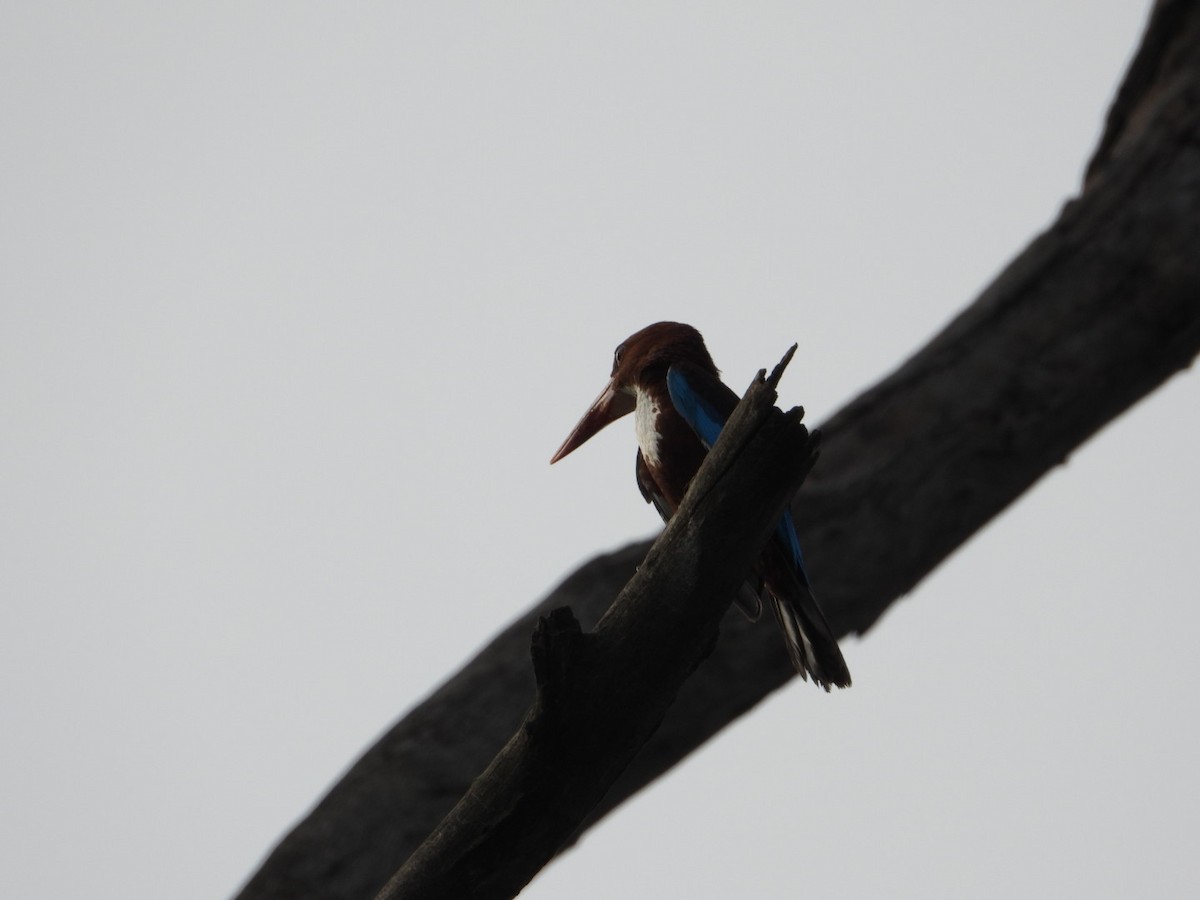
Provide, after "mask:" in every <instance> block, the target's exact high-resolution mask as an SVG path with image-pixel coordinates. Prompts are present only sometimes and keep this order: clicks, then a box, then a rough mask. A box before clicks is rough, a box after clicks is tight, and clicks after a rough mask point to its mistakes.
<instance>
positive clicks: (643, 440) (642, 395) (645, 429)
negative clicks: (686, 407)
mask: <svg viewBox="0 0 1200 900" xmlns="http://www.w3.org/2000/svg"><path fill="white" fill-rule="evenodd" d="M634 396H635V397H636V398H637V407H636V409H635V410H634V413H633V423H634V428H635V429H636V430H637V442H638V447H640V448H641V450H642V458H643V459H644V460H646V462H647V464H649V465H651V466H656V465H658V460H659V457H658V428H657V427H655V426H656V425H657V424H658V404H657V403H655V402H654V398H653V397H651V396H650V395H649V394H647V393H646V392H645V391H643V390H642V389H641V388H634Z"/></svg>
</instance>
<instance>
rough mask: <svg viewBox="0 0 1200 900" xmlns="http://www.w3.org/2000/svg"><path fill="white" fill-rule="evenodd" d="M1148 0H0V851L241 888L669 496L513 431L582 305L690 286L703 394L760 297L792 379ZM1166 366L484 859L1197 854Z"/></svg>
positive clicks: (566, 347) (814, 406)
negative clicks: (899, 565)
mask: <svg viewBox="0 0 1200 900" xmlns="http://www.w3.org/2000/svg"><path fill="white" fill-rule="evenodd" d="M1147 10H1148V4H1147V3H1146V2H1129V0H1126V2H1115V0H1113V2H1096V0H1087V2H1085V0H1075V2H1059V3H1044V2H1024V0H1023V2H1010V3H1006V4H999V3H988V4H984V3H970V4H964V3H961V2H957V3H956V2H948V0H947V2H862V3H854V4H833V3H812V2H792V3H737V4H734V3H728V4H697V3H689V4H683V3H680V4H664V3H644V2H643V3H629V4H603V5H601V4H567V3H557V4H546V3H532V2H520V3H510V4H482V3H480V4H459V3H438V4H432V3H431V4H409V3H389V4H314V3H288V4H253V3H244V2H239V3H208V4H202V5H200V4H197V5H191V6H188V5H181V4H159V3H140V4H138V3H109V4H86V3H79V2H74V3H50V2H38V3H32V2H11V3H7V4H4V5H3V7H2V9H0V113H2V114H3V122H4V125H3V128H2V129H0V163H2V166H0V179H2V191H0V248H2V249H0V253H2V254H3V258H2V264H0V298H2V307H0V388H2V390H0V404H2V406H0V425H2V428H3V432H2V440H0V508H2V510H3V512H2V516H0V528H2V531H0V596H2V597H3V605H2V606H0V702H2V704H3V706H2V710H3V725H2V729H0V847H2V848H3V849H2V850H0V854H2V855H3V861H2V864H0V896H3V897H5V898H53V897H62V896H67V895H77V894H81V893H82V894H87V895H88V896H91V897H98V898H130V897H155V898H157V897H164V896H170V897H172V898H176V900H190V898H219V897H225V896H228V895H230V894H232V893H233V892H234V891H235V890H236V889H237V888H238V887H239V885H240V884H241V883H242V881H243V880H244V879H245V878H246V877H247V876H248V875H249V874H250V872H251V871H252V870H253V868H254V867H255V866H256V865H257V864H258V862H259V861H260V859H261V858H262V857H263V855H264V854H265V853H266V852H267V851H268V849H269V848H270V847H271V846H272V845H273V844H274V842H275V841H276V840H277V839H278V838H279V837H280V836H281V835H282V834H283V833H284V831H285V830H286V829H287V828H289V827H290V825H291V824H292V823H293V822H294V821H295V820H296V819H297V818H298V817H299V816H300V815H301V814H302V813H303V812H304V811H305V810H306V809H307V808H308V807H309V806H310V805H311V804H312V803H313V802H314V801H315V800H316V799H317V798H318V797H319V796H320V795H321V794H322V793H323V792H324V791H325V789H326V788H327V786H328V785H329V784H330V783H331V782H332V781H333V780H334V779H335V777H336V776H337V775H338V773H339V772H341V771H342V770H343V769H344V767H345V766H346V765H347V764H349V763H350V761H351V760H352V759H353V758H355V757H356V756H357V754H358V753H359V752H360V751H361V750H362V749H364V748H365V747H366V746H367V745H368V744H369V743H370V742H372V741H373V740H374V739H375V737H376V736H377V735H378V734H379V733H380V732H381V731H382V730H383V729H384V728H385V726H387V725H388V724H389V723H391V722H392V721H393V720H394V719H395V718H396V717H397V716H398V715H399V714H400V713H402V712H403V711H404V710H405V709H407V708H409V707H410V706H411V705H412V704H414V703H415V702H417V701H418V700H420V699H421V698H422V697H423V696H424V695H425V694H426V693H427V692H428V691H429V690H430V689H431V688H433V687H434V686H435V685H436V684H438V683H439V682H440V681H441V680H442V679H443V678H444V677H445V676H446V675H447V674H448V673H450V672H451V671H452V670H453V669H455V668H456V667H457V666H458V665H459V664H460V663H461V662H462V661H463V660H464V659H465V658H467V657H468V656H469V655H470V654H471V653H472V652H473V651H474V650H475V649H476V648H477V647H478V646H479V645H480V644H482V643H483V642H485V641H486V640H488V638H489V637H490V636H491V635H492V634H493V633H494V632H496V631H497V630H498V629H499V628H500V627H501V626H502V625H504V624H505V623H506V622H507V621H508V620H509V619H510V618H511V617H513V616H514V615H516V614H517V613H518V612H519V611H521V610H522V609H524V608H525V607H526V606H528V605H529V604H530V603H532V602H533V601H534V600H536V599H537V598H538V597H540V596H541V595H542V594H544V592H545V591H547V590H548V589H550V588H551V587H552V586H553V585H554V584H555V583H556V581H557V580H558V579H560V578H561V577H562V576H564V575H565V574H566V573H568V572H569V571H571V570H572V569H573V568H574V567H575V566H576V565H577V564H578V563H580V562H582V561H583V560H584V559H586V558H588V557H589V556H591V555H593V554H594V553H596V552H598V551H602V550H606V549H610V548H613V547H616V546H619V545H622V544H624V543H625V542H626V541H628V540H631V539H634V538H638V537H643V536H645V535H647V534H650V533H652V532H653V531H654V530H655V528H656V527H657V525H656V523H657V519H656V516H655V514H654V512H653V511H652V510H651V509H650V507H648V506H646V505H645V504H644V503H643V502H642V500H641V497H640V496H639V494H638V492H637V489H636V487H635V485H634V482H633V454H634V440H633V434H632V424H631V423H628V422H623V423H620V424H619V425H618V426H616V427H613V428H611V429H609V431H608V432H606V433H604V434H603V435H601V436H600V437H598V438H597V439H595V440H593V441H592V442H590V443H589V444H588V445H587V447H586V448H584V450H582V451H580V452H578V453H576V454H574V455H573V456H571V457H570V458H569V459H568V460H566V461H564V462H563V463H561V464H559V465H557V466H555V467H553V468H551V467H550V466H549V465H548V464H547V461H548V459H549V457H550V455H551V453H552V452H553V451H554V449H555V448H556V447H557V446H558V444H559V443H560V442H561V440H562V439H563V438H564V437H565V436H566V434H567V431H568V430H569V429H570V427H571V426H572V425H573V424H574V422H575V421H576V419H577V418H578V416H579V415H580V414H581V413H582V412H583V410H584V408H585V407H586V406H587V404H588V403H589V402H590V401H591V400H592V398H593V397H594V396H595V394H596V393H597V392H598V391H599V389H600V387H601V386H602V384H603V381H604V379H605V377H606V376H607V374H608V366H609V362H610V354H611V352H612V349H613V347H614V346H615V345H616V344H617V343H618V342H619V341H620V340H621V339H623V338H624V337H626V336H627V335H628V334H629V333H631V332H632V331H634V330H636V329H638V328H640V327H642V326H643V325H646V324H648V323H649V322H652V321H655V320H658V319H664V318H673V319H680V320H683V321H687V322H690V323H692V324H694V325H696V326H697V327H699V328H700V329H701V331H703V332H704V333H705V335H706V336H707V338H708V342H709V347H710V349H711V350H712V352H713V355H714V356H715V358H716V360H717V362H718V365H720V366H721V367H722V368H723V369H724V371H725V373H726V377H727V380H728V381H729V383H730V384H731V385H732V386H733V387H734V388H735V389H737V390H738V391H741V390H742V389H744V388H745V386H746V385H747V384H748V383H749V380H750V378H751V377H752V375H753V373H754V371H755V370H756V369H758V368H759V367H760V366H764V365H770V364H773V363H774V362H775V361H776V360H777V359H778V358H779V356H780V354H781V353H782V351H783V350H784V349H785V348H786V347H787V346H788V345H789V344H790V343H791V342H792V341H793V340H797V341H799V342H800V346H801V351H800V352H801V355H800V357H799V358H798V360H797V361H796V363H794V364H793V365H792V367H791V368H790V370H789V372H788V374H787V377H786V378H785V380H784V382H783V385H782V402H783V403H784V404H787V405H791V404H795V403H802V404H804V405H805V406H806V407H807V409H808V410H809V413H810V416H809V418H810V421H811V422H814V423H819V422H820V421H821V420H822V419H824V418H826V417H827V416H828V415H829V414H830V413H831V412H832V411H834V410H835V409H837V408H838V407H839V406H840V405H841V404H842V403H844V402H845V401H846V400H848V399H849V398H851V397H852V396H854V395H855V394H856V393H857V392H858V391H859V390H860V389H862V388H864V387H865V386H867V385H868V384H870V383H871V382H873V381H874V380H876V379H877V378H879V377H880V376H882V375H883V374H885V373H886V372H887V371H889V370H890V369H892V368H893V367H894V366H895V365H897V364H898V363H899V362H900V361H901V360H902V358H903V357H904V356H905V355H907V354H908V353H909V352H911V351H912V350H914V349H915V348H916V347H917V346H918V345H919V344H920V343H921V342H923V341H924V340H925V339H926V338H928V337H929V336H930V335H931V333H932V332H934V330H935V329H937V328H938V327H939V326H940V325H942V324H943V323H944V322H945V321H946V320H947V319H948V318H949V317H950V316H951V315H952V314H953V313H954V312H955V311H956V310H958V309H959V308H961V307H962V306H963V305H964V304H965V303H966V302H967V301H969V300H970V299H972V298H973V297H974V296H975V295H976V293H977V292H978V291H979V289H980V288H981V287H982V286H983V285H984V284H986V283H987V282H988V281H989V280H990V279H991V278H992V277H993V276H994V275H995V273H996V272H997V271H998V270H999V269H1000V268H1001V266H1002V265H1004V264H1005V263H1006V262H1007V261H1008V260H1009V259H1010V258H1011V257H1012V256H1013V255H1014V254H1015V253H1016V252H1017V251H1018V250H1019V249H1021V248H1022V247H1023V246H1024V245H1025V244H1026V243H1027V242H1028V240H1029V239H1030V238H1031V237H1033V236H1034V235H1035V234H1036V233H1037V232H1038V231H1039V230H1040V229H1042V228H1044V227H1045V226H1046V225H1047V224H1048V223H1049V222H1051V221H1052V219H1053V218H1054V216H1055V215H1056V213H1057V211H1058V209H1059V208H1060V207H1061V205H1062V203H1063V202H1064V201H1065V200H1067V199H1068V198H1069V197H1070V196H1071V195H1072V194H1074V193H1075V192H1076V191H1077V190H1078V185H1079V181H1080V175H1081V172H1082V168H1083V166H1084V164H1085V162H1086V159H1087V157H1088V155H1089V153H1090V151H1091V150H1092V148H1093V147H1094V144H1095V141H1096V138H1097V136H1098V134H1099V130H1100V126H1101V123H1102V121H1103V116H1104V113H1105V111H1106V109H1107V106H1108V103H1109V100H1110V99H1111V96H1112V94H1113V90H1114V88H1115V86H1116V84H1117V83H1118V80H1119V78H1120V76H1121V73H1122V72H1123V69H1124V67H1125V64H1126V63H1127V61H1128V58H1129V56H1130V54H1131V53H1132V51H1133V48H1134V47H1135V44H1136V40H1137V38H1138V36H1139V35H1140V32H1141V29H1142V26H1143V23H1144V19H1145V17H1146V14H1147ZM1198 401H1200V383H1198V382H1197V378H1196V375H1195V374H1191V373H1189V374H1185V375H1183V376H1181V377H1178V378H1176V379H1175V380H1174V381H1173V382H1172V383H1171V384H1169V385H1168V386H1167V388H1165V389H1164V390H1162V391H1161V392H1159V393H1158V394H1157V395H1155V396H1154V397H1153V398H1152V399H1150V400H1149V401H1148V402H1145V403H1143V404H1142V405H1141V406H1140V407H1138V408H1137V409H1136V410H1135V411H1134V412H1133V413H1132V414H1130V415H1128V416H1126V417H1124V418H1123V419H1121V420H1120V421H1119V422H1117V423H1116V424H1114V425H1113V426H1112V427H1110V428H1108V429H1107V430H1105V431H1104V432H1103V433H1101V434H1100V435H1099V437H1098V438H1096V439H1095V440H1094V441H1093V443H1091V444H1089V445H1088V446H1087V447H1086V448H1085V449H1083V450H1082V451H1081V452H1079V453H1077V454H1076V455H1074V456H1073V457H1072V458H1071V460H1070V462H1069V464H1068V465H1067V466H1066V467H1065V468H1063V469H1060V470H1058V471H1057V472H1055V473H1054V474H1053V475H1052V476H1051V477H1049V478H1048V479H1046V481H1045V482H1044V483H1043V484H1041V485H1040V486H1038V487H1037V489H1035V490H1034V491H1033V492H1032V493H1031V494H1030V495H1028V496H1027V497H1025V498H1024V499H1022V500H1021V501H1020V502H1019V503H1018V504H1017V505H1016V506H1014V507H1013V508H1012V509H1010V510H1009V511H1008V512H1007V513H1006V514H1005V515H1004V516H1002V517H1001V518H1000V519H999V520H998V521H996V522H995V523H994V524H992V525H991V526H990V527H988V528H987V529H986V530H985V531H984V532H983V533H981V534H980V535H979V536H978V537H977V538H976V539H975V540H973V541H971V542H970V543H969V544H968V545H967V546H966V547H965V548H963V550H962V551H961V552H960V553H959V554H958V555H957V556H955V557H954V558H953V559H952V560H951V561H950V562H949V563H948V564H947V565H945V566H944V567H943V568H942V569H941V570H940V571H938V572H937V573H936V574H935V575H934V576H933V577H931V578H930V579H928V580H927V581H926V582H925V583H923V584H922V585H920V586H919V588H918V589H917V590H916V591H915V592H914V594H913V595H912V596H911V597H910V598H908V599H907V600H905V601H904V602H901V603H900V604H898V605H896V606H895V607H893V609H892V610H891V612H890V613H889V614H888V615H887V616H886V618H885V619H884V620H883V621H882V623H881V624H880V625H879V627H878V628H877V629H876V630H875V631H874V632H872V633H871V634H869V635H868V636H867V637H866V638H865V639H864V640H861V641H849V642H847V643H846V645H845V648H844V649H845V652H846V655H847V658H848V660H849V663H850V667H851V670H852V671H853V673H854V681H855V686H854V688H853V689H852V690H850V691H845V692H841V693H839V694H836V695H832V696H826V695H824V694H822V693H821V692H819V691H816V690H814V689H813V688H812V687H810V686H808V685H804V684H800V683H795V684H794V685H792V686H791V687H790V688H788V689H787V690H784V691H781V692H780V693H778V694H777V695H775V696H774V697H773V698H772V699H771V701H769V702H768V703H766V704H764V705H763V706H761V707H760V708H759V709H757V710H756V711H755V712H754V713H753V714H751V715H750V716H748V717H747V718H746V719H745V720H744V721H742V722H740V723H739V724H737V725H736V726H735V727H733V728H732V729H730V730H728V731H727V732H726V733H725V734H724V735H723V736H722V737H721V738H720V739H719V740H717V741H715V742H714V743H712V744H711V745H710V746H708V747H707V748H705V749H704V750H703V751H702V752H700V753H698V754H697V755H695V756H694V757H693V758H692V759H691V760H690V761H689V762H687V763H686V764H685V765H684V766H682V767H680V768H679V769H677V770H676V771H675V772H674V773H672V775H671V776H670V777H668V778H667V779H665V780H664V781H662V782H660V783H659V784H658V785H657V786H655V787H654V788H653V789H651V790H649V791H648V792H646V793H644V794H643V795H641V796H640V797H638V798H637V799H636V800H635V801H633V802H632V803H630V804H628V805H627V806H625V807H624V808H623V809H621V810H620V811H619V812H618V813H617V814H615V815H613V816H612V817H610V818H609V819H608V820H607V821H606V822H605V823H604V824H603V825H602V826H601V827H600V828H599V829H597V830H596V831H594V832H593V833H591V834H589V835H588V836H587V837H586V838H585V839H584V840H583V842H582V843H581V844H580V845H579V846H578V847H577V848H576V849H574V850H573V851H571V852H570V853H568V854H567V855H566V856H565V857H563V858H562V859H561V860H560V861H558V862H557V863H555V864H554V865H553V866H551V867H550V868H549V869H548V870H547V871H546V872H545V873H544V874H543V875H542V876H540V877H539V878H538V879H537V880H536V881H535V882H534V884H533V885H531V886H530V888H529V889H528V890H527V891H526V893H525V894H524V895H523V896H526V897H529V898H536V900H546V898H557V897H572V898H585V900H586V898H610V897H664V896H665V897H689V898H701V900H706V898H729V897H735V896H755V897H762V898H790V897H798V896H811V897H855V898H856V897H902V898H908V897H912V898H916V897H921V898H930V897H933V898H942V897H945V898H951V897H983V898H993V897H994V898H1000V897H1005V898H1009V897H1013V896H1018V897H1064V896H1088V897H1134V896H1154V897H1182V896H1196V895H1198V894H1200V853H1198V852H1197V849H1196V848H1197V846H1198V845H1200V774H1198V770H1197V760H1200V730H1198V729H1197V724H1196V714H1197V700H1196V684H1197V680H1198V676H1200V662H1198V661H1197V655H1196V652H1195V642H1196V634H1197V631H1198V630H1200V611H1198V604H1197V596H1196V586H1195V576H1194V574H1193V564H1194V561H1195V558H1196V556H1197V533H1198V530H1200V516H1198V515H1197V511H1196V505H1195V500H1196V497H1197V495H1198V490H1200V476H1198V475H1197V466H1196V464H1195V460H1196V447H1197V440H1198V438H1200V432H1198V430H1197V424H1196V409H1197V403H1198ZM818 587H819V586H818ZM763 627H769V623H765V624H764V626H763ZM779 652H780V653H782V652H783V648H782V644H781V645H780V651H779Z"/></svg>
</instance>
